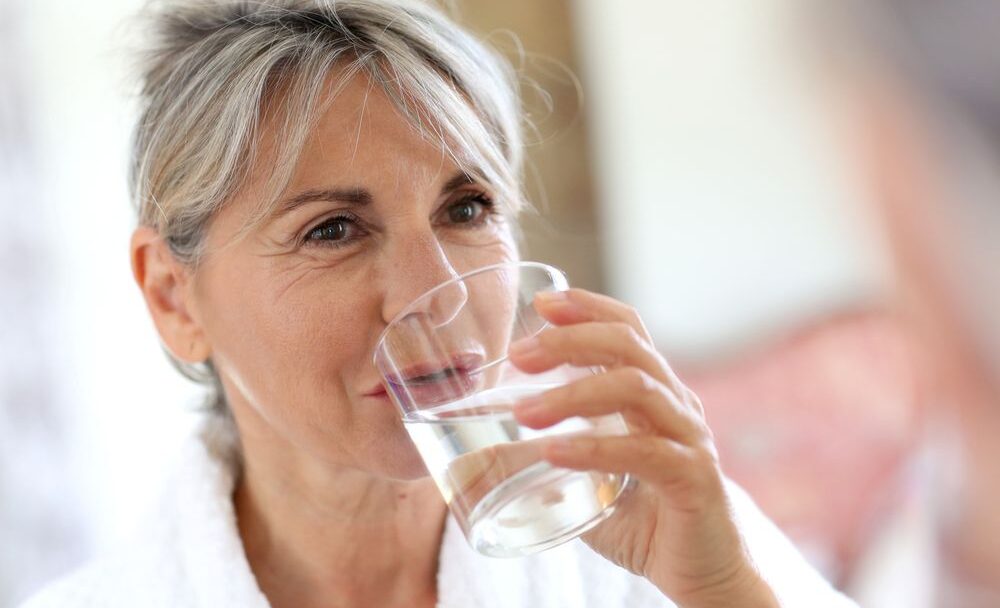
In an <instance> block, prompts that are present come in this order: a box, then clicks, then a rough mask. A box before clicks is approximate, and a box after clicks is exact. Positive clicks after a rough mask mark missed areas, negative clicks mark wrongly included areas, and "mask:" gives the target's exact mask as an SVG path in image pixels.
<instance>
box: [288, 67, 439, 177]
mask: <svg viewBox="0 0 1000 608" xmlns="http://www.w3.org/2000/svg"><path fill="white" fill-rule="evenodd" d="M325 86H326V93H325V94H324V96H323V99H321V103H320V105H319V106H318V107H319V112H318V115H317V116H316V118H315V122H314V124H313V125H312V128H311V129H310V130H309V132H308V134H307V136H306V139H305V141H304V142H303V145H302V147H301V149H300V150H299V154H298V158H297V162H296V165H295V169H294V171H293V173H292V176H291V181H290V182H289V188H288V189H289V190H296V189H301V188H304V187H314V186H331V185H338V186H347V187H350V186H364V187H365V188H368V189H371V190H373V191H379V190H393V189H398V188H400V187H404V186H405V187H407V188H412V187H419V186H420V185H426V186H427V187H432V186H434V185H437V182H438V181H439V180H440V178H441V177H442V176H448V175H451V174H452V173H453V172H454V171H455V170H456V166H455V163H454V162H453V161H452V159H451V158H450V157H449V154H448V152H447V150H446V149H445V148H444V146H443V145H441V144H440V143H439V142H435V141H433V140H431V138H429V137H427V136H426V135H424V134H422V133H421V131H420V130H418V129H417V128H416V127H415V126H414V125H413V124H412V122H411V121H410V120H409V119H408V118H407V117H405V116H404V115H403V114H402V113H401V112H400V111H399V109H398V108H397V107H396V105H395V104H394V103H393V101H392V100H391V99H390V98H389V97H388V95H386V93H385V91H384V90H383V89H382V87H381V86H379V85H378V84H376V83H374V82H372V80H371V79H370V78H369V77H367V76H366V75H365V74H364V73H357V74H355V75H353V76H350V77H348V78H347V79H344V78H343V77H340V76H338V75H336V74H333V75H331V76H330V77H329V78H328V79H327V81H326V85H325ZM292 119H293V120H294V117H293V118H292Z"/></svg>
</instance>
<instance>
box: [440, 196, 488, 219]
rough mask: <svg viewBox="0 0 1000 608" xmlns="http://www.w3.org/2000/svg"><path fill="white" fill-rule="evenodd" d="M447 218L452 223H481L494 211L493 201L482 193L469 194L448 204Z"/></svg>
mask: <svg viewBox="0 0 1000 608" xmlns="http://www.w3.org/2000/svg"><path fill="white" fill-rule="evenodd" d="M447 212H448V220H449V221H450V222H451V223H453V224H472V225H476V224H481V223H483V222H484V221H485V220H486V219H487V218H488V216H490V215H492V214H493V213H495V211H494V205H493V201H492V200H490V198H489V197H488V196H486V195H485V194H483V193H476V194H469V195H467V196H465V197H463V198H461V199H460V200H458V201H457V202H455V203H452V204H451V205H449V206H448V209H447Z"/></svg>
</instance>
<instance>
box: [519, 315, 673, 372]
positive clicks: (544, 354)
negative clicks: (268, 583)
mask: <svg viewBox="0 0 1000 608" xmlns="http://www.w3.org/2000/svg"><path fill="white" fill-rule="evenodd" d="M510 360H511V362H512V363H514V365H516V366H517V367H518V368H520V369H521V370H523V371H525V372H528V373H538V372H544V371H547V370H550V369H552V368H554V367H558V366H560V365H563V364H566V363H568V364H570V365H573V366H576V367H589V366H594V365H603V366H605V367H608V368H617V367H626V366H627V367H637V368H639V369H641V370H643V371H644V372H646V373H647V374H649V375H650V376H652V377H654V378H656V379H657V380H659V381H660V382H664V383H667V384H668V386H671V387H672V388H673V385H674V379H673V375H672V373H668V372H667V364H666V361H664V360H663V357H661V356H660V355H659V353H657V352H656V351H655V350H653V348H652V346H651V345H650V344H649V343H648V342H646V341H645V340H644V339H643V338H642V337H641V336H639V334H637V333H636V331H635V330H634V329H633V328H632V326H630V325H628V324H625V323H621V322H611V323H607V322H585V323H580V324H576V325H567V326H563V327H552V328H549V329H546V330H545V331H543V332H541V333H539V334H538V335H536V336H533V337H531V338H527V339H524V340H519V341H517V342H515V343H514V344H512V345H511V347H510Z"/></svg>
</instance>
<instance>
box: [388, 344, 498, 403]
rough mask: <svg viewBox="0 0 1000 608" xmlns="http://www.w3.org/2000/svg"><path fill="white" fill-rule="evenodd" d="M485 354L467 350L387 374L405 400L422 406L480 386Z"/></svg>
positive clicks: (392, 388) (390, 388)
mask: <svg viewBox="0 0 1000 608" xmlns="http://www.w3.org/2000/svg"><path fill="white" fill-rule="evenodd" d="M483 360H484V357H483V355H481V354H479V353H474V352H465V353H457V354H455V355H452V356H451V357H450V358H449V359H448V360H439V361H423V362H418V363H414V364H412V365H409V366H407V367H405V368H404V369H402V370H400V371H398V372H397V373H390V374H387V375H386V380H387V384H388V388H389V390H390V391H391V392H392V394H393V395H395V397H396V398H397V400H399V401H400V402H402V403H408V404H412V405H416V406H420V407H425V406H427V405H435V404H440V403H446V402H448V401H453V400H455V399H459V398H461V397H464V396H466V395H468V394H469V393H471V392H472V391H474V390H475V389H476V387H477V385H478V380H479V368H480V367H481V366H482V363H483Z"/></svg>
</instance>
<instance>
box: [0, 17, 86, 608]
mask: <svg viewBox="0 0 1000 608" xmlns="http://www.w3.org/2000/svg"><path fill="white" fill-rule="evenodd" d="M21 6H23V5H22V4H21V3H19V2H17V0H0V607H3V606H13V605H15V604H17V603H18V602H19V601H20V600H22V599H24V597H25V596H26V595H27V594H30V593H31V592H32V591H34V590H35V589H37V588H38V587H39V586H40V585H41V584H43V583H44V582H45V581H46V580H48V579H50V578H52V577H54V576H58V575H59V574H61V573H63V572H65V571H66V570H68V569H69V568H71V567H72V566H74V565H75V564H77V563H79V561H80V560H81V559H82V557H83V555H84V554H85V552H86V543H85V542H84V540H83V537H82V536H83V535H82V532H81V530H82V528H81V527H80V525H79V522H80V517H79V513H78V511H77V510H76V509H75V501H74V500H73V496H74V490H73V489H72V487H73V484H72V483H70V482H69V479H70V475H69V472H68V467H69V461H68V455H69V450H68V449H67V448H66V447H65V446H66V441H65V439H66V437H67V429H66V428H65V427H66V420H67V418H66V416H64V415H61V408H62V407H63V406H64V404H63V403H60V397H59V389H58V384H57V379H58V378H57V375H58V372H57V367H58V365H57V363H56V360H55V358H54V357H53V355H54V353H55V349H57V348H58V346H59V336H57V335H50V332H51V330H50V328H51V327H53V324H52V323H51V321H52V315H53V309H54V306H53V292H54V290H53V285H51V283H50V280H49V277H51V276H53V273H52V272H51V260H50V259H49V257H48V256H47V252H48V251H49V250H50V248H51V247H52V246H53V245H52V243H54V242H57V241H58V239H59V235H58V234H52V233H51V231H50V230H48V229H47V222H46V216H47V213H46V209H45V203H44V201H45V197H44V195H43V188H44V187H45V179H43V176H42V175H41V171H40V168H39V164H38V154H37V147H36V146H34V145H33V140H32V133H33V130H32V118H33V117H32V115H31V114H30V113H29V109H30V108H31V107H32V95H31V91H32V83H31V81H30V77H31V70H30V67H29V66H30V65H31V61H30V56H29V49H28V45H26V44H24V41H25V30H24V20H23V18H22V17H23V15H22V14H21V12H20V8H21ZM34 118H36V119H37V117H34ZM41 119H44V118H41Z"/></svg>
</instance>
